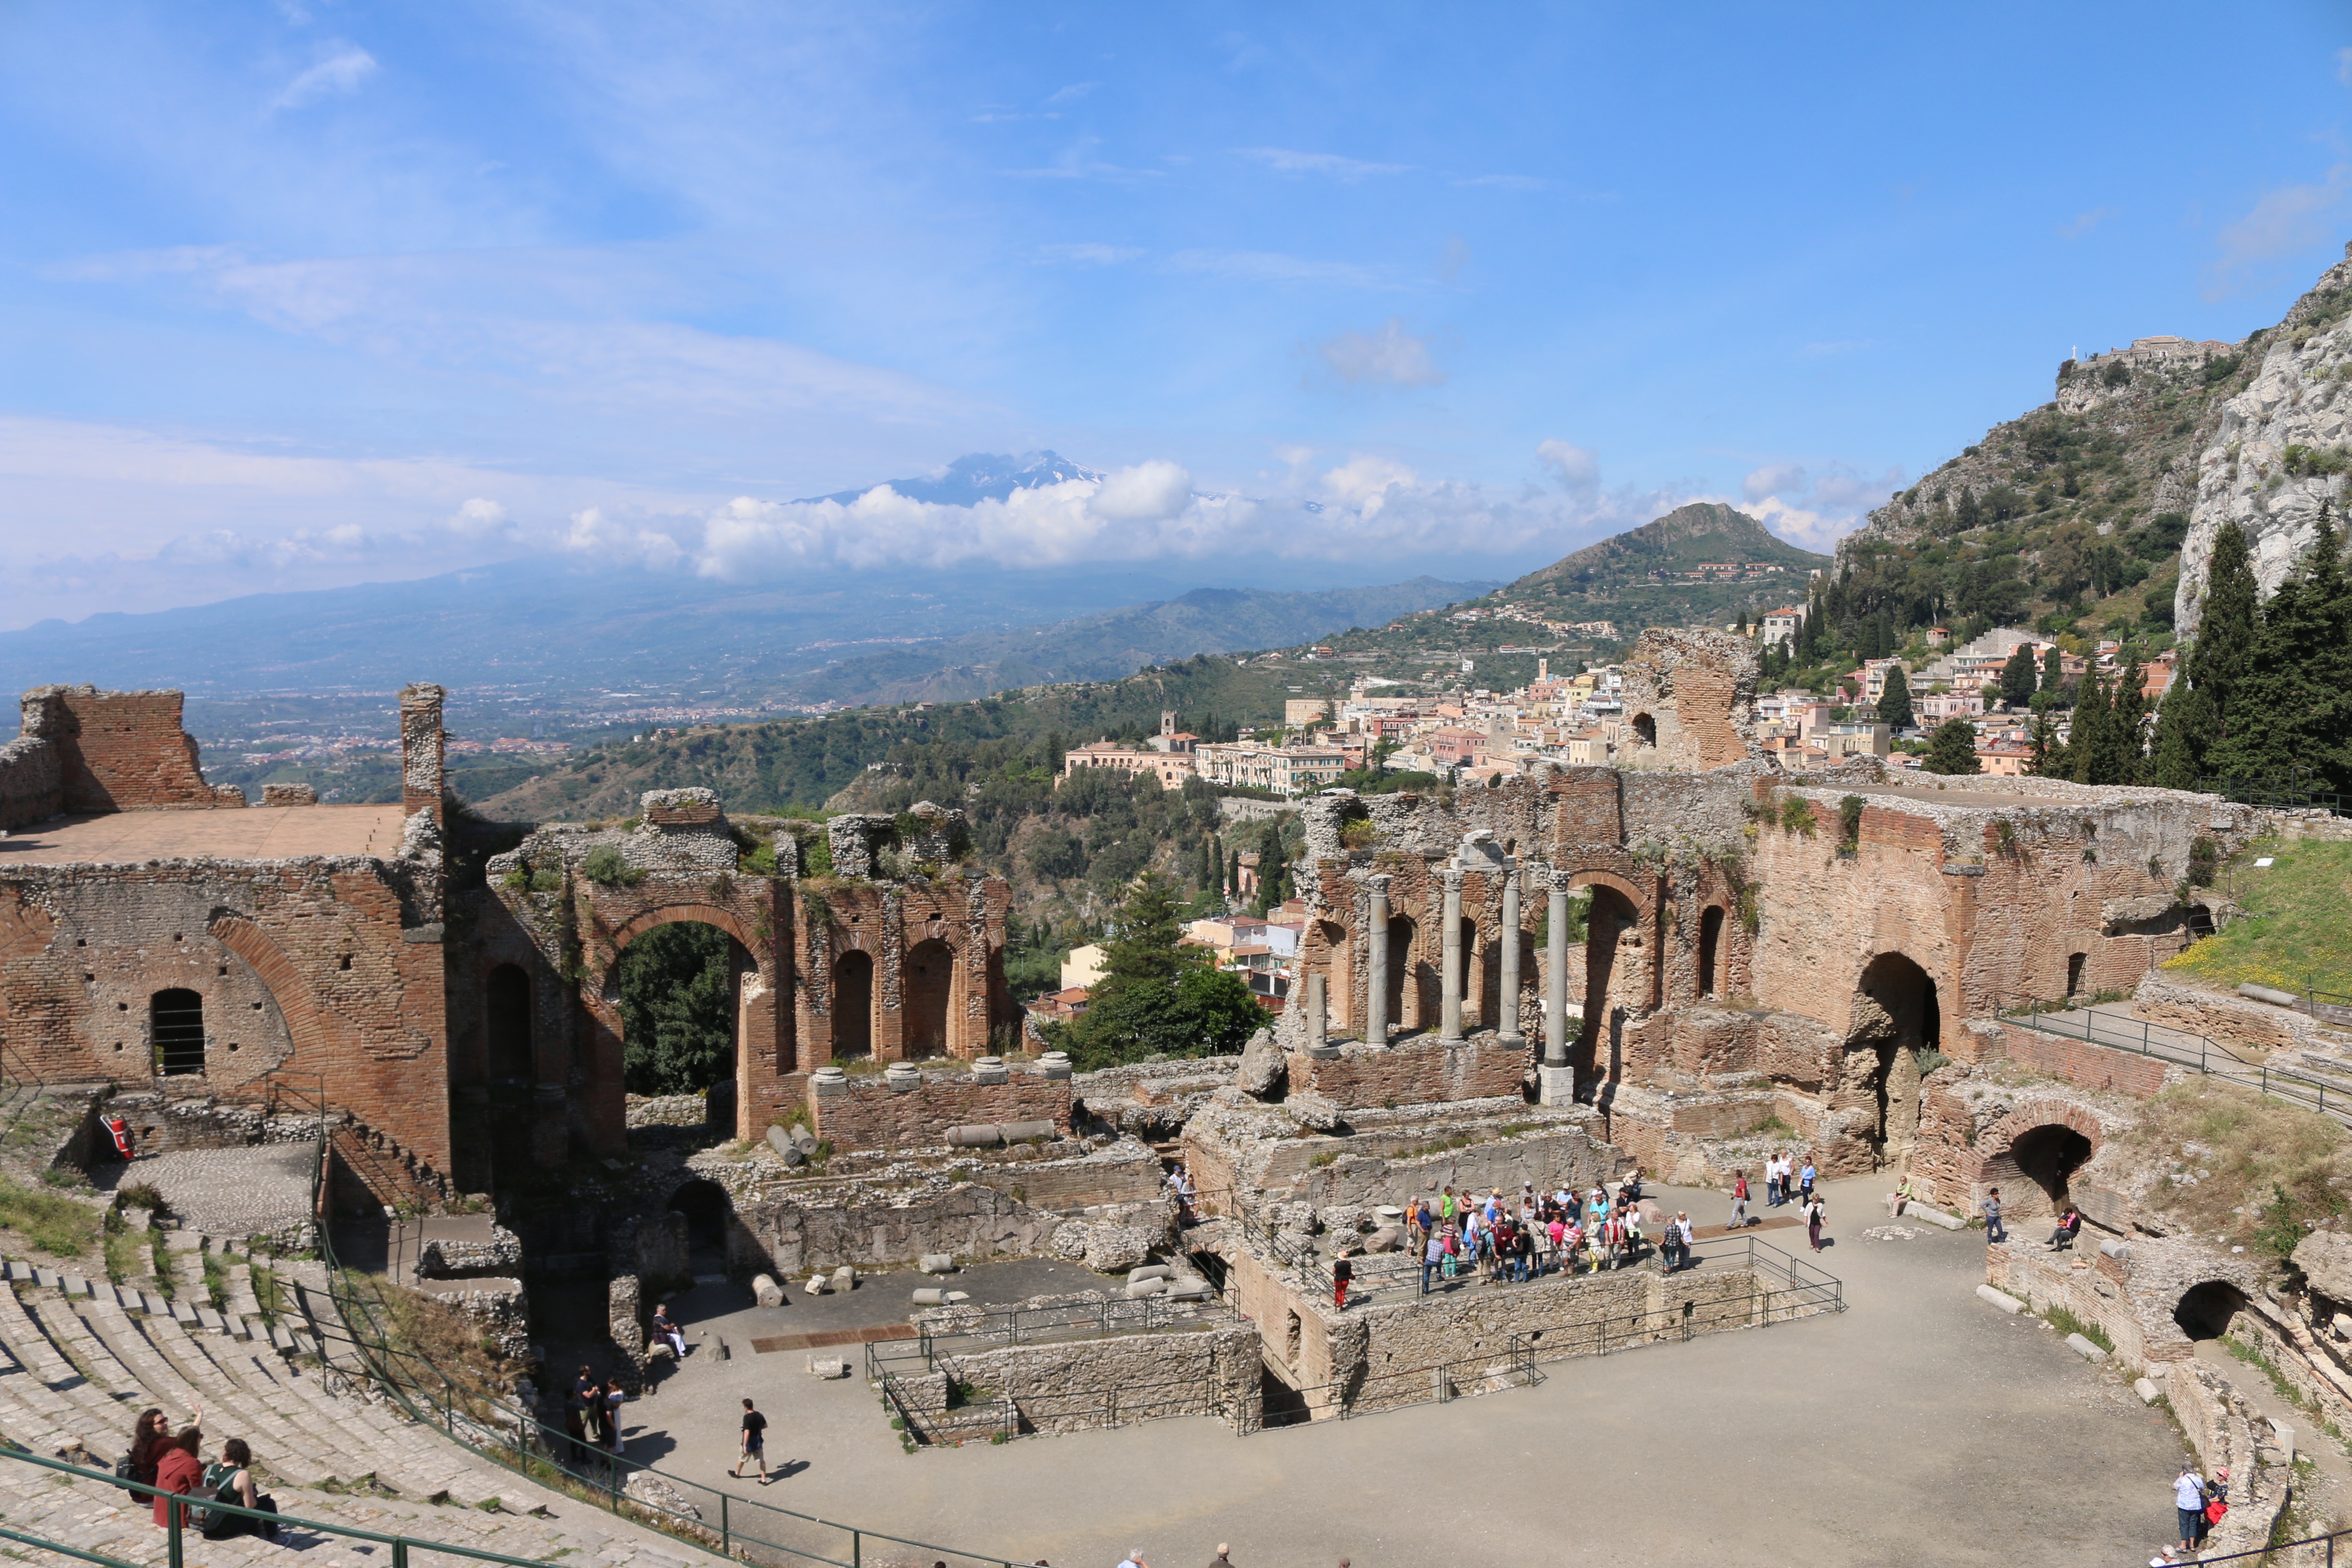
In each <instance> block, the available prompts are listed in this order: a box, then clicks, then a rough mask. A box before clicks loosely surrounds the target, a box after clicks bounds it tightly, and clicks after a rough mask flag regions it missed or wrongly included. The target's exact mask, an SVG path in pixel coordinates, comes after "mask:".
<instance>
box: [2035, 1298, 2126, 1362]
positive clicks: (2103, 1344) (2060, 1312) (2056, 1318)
mask: <svg viewBox="0 0 2352 1568" xmlns="http://www.w3.org/2000/svg"><path fill="white" fill-rule="evenodd" d="M2042 1316H2043V1317H2044V1318H2046V1319H2048V1320H2049V1322H2050V1326H2051V1327H2052V1328H2053V1329H2055V1330H2057V1331H2059V1332H2060V1333H2062V1334H2080V1335H2082V1336H2083V1337H2084V1339H2086V1340H2088V1341H2090V1342H2092V1343H2093V1344H2095V1345H2096V1346H2098V1347H2099V1348H2100V1349H2101V1350H2103V1351H2105V1352H2107V1353H2108V1354H2109V1355H2113V1354H2115V1353H2116V1342H2115V1341H2114V1340H2113V1339H2112V1338H2110V1337H2109V1335H2108V1333H2107V1331H2106V1330H2105V1329H2103V1328H2101V1327H2099V1325H2098V1324H2096V1323H2086V1322H2084V1321H2083V1320H2082V1319H2080V1318H2078V1317H2076V1316H2075V1315H2074V1313H2072V1312H2070V1311H2068V1310H2066V1309H2065V1308H2063V1307H2061V1306H2057V1305H2055V1304H2054V1303H2053V1305H2052V1307H2051V1309H2050V1310H2048V1311H2047V1312H2044V1313H2043V1314H2042Z"/></svg>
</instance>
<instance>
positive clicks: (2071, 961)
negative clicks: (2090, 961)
mask: <svg viewBox="0 0 2352 1568" xmlns="http://www.w3.org/2000/svg"><path fill="white" fill-rule="evenodd" d="M2088 957H2090V954H2089V953H2086V952H2070V953H2068V954H2067V955H2066V994H2067V995H2069V996H2079V995H2081V994H2083V961H2084V959H2086V958H2088Z"/></svg>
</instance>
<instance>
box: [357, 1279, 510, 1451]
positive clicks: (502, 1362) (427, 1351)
mask: <svg viewBox="0 0 2352 1568" xmlns="http://www.w3.org/2000/svg"><path fill="white" fill-rule="evenodd" d="M344 1278H345V1279H347V1280H348V1281H349V1282H350V1284H351V1287H352V1289H353V1290H354V1291H356V1292H359V1293H361V1294H362V1295H365V1296H369V1297H372V1298H373V1301H374V1302H375V1312H376V1317H377V1320H378V1321H380V1322H381V1323H382V1324H383V1327H384V1328H385V1330H386V1331H388V1332H389V1333H390V1335H391V1337H392V1339H393V1340H394V1343H395V1346H396V1347H397V1348H399V1349H402V1350H405V1351H406V1352H409V1356H408V1358H404V1360H403V1363H402V1364H403V1366H404V1370H405V1371H406V1373H407V1374H408V1375H409V1377H411V1378H412V1379H413V1380H414V1381H415V1382H416V1383H417V1384H420V1385H423V1386H426V1387H430V1386H432V1385H433V1384H435V1383H436V1382H437V1381H438V1378H439V1377H446V1378H447V1379H448V1380H449V1381H450V1382H451V1383H453V1384H457V1389H458V1392H459V1394H460V1396H461V1397H466V1396H471V1399H472V1402H473V1403H474V1404H476V1405H479V1408H478V1409H476V1410H475V1412H474V1413H475V1415H478V1416H482V1415H488V1405H486V1404H483V1403H482V1395H483V1394H485V1393H486V1392H496V1393H499V1394H501V1395H503V1392H504V1391H505V1390H507V1389H509V1388H512V1387H513V1386H514V1385H515V1380H516V1379H517V1378H519V1377H521V1376H524V1375H525V1374H527V1373H529V1372H530V1363H527V1362H520V1361H516V1360H514V1359H512V1358H511V1357H509V1356H506V1355H502V1354H500V1353H499V1351H498V1349H497V1346H496V1345H495V1343H493V1342H491V1341H490V1340H488V1338H487V1337H486V1336H485V1335H484V1334H483V1332H482V1330H481V1325H480V1324H478V1323H477V1322H475V1321H473V1320H472V1319H470V1318H468V1317H467V1316H466V1315H465V1314H464V1313H462V1312H459V1311H457V1310H454V1309H453V1308H450V1307H448V1306H446V1305H444V1304H443V1303H441V1302H439V1301H436V1300H434V1299H433V1298H432V1297H430V1296H427V1295H425V1294H424V1293H422V1292H421V1291H416V1290H406V1289H402V1288H401V1287H399V1286H397V1285H394V1284H392V1283H391V1282H390V1281H388V1280H385V1279H381V1278H379V1277H377V1276H374V1275H359V1274H346V1275H345V1276H344ZM436 1374H437V1376H436Z"/></svg>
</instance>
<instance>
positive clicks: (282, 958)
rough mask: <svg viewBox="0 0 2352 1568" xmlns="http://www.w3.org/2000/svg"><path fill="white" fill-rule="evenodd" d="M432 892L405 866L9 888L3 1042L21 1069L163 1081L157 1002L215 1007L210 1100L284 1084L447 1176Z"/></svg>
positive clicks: (2, 931)
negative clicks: (183, 999)
mask: <svg viewBox="0 0 2352 1568" xmlns="http://www.w3.org/2000/svg"><path fill="white" fill-rule="evenodd" d="M439 913H440V910H439V905H438V889H437V878H436V877H434V876H433V875H432V873H431V871H430V870H429V869H428V868H423V867H419V866H416V865H414V864H412V863H409V862H404V861H383V860H374V859H356V858H352V859H342V858H337V859H323V858H321V859H299V860H284V861H262V862H242V863H240V862H222V861H196V860H190V861H158V862H151V863H148V864H145V865H142V866H139V867H135V868H134V867H125V866H73V867H27V868H23V869H21V870H17V871H13V872H8V873H5V875H0V1031H5V1038H6V1041H7V1044H8V1047H9V1049H10V1052H11V1055H12V1058H13V1059H14V1061H15V1062H16V1063H17V1064H19V1066H18V1070H20V1071H24V1072H26V1073H27V1074H28V1076H37V1077H42V1078H48V1079H67V1080H70V1079H111V1080H113V1081H115V1082H118V1083H122V1084H125V1085H136V1086H138V1087H142V1088H144V1087H146V1086H147V1085H148V1084H149V1083H150V1082H151V1081H152V1078H153V1066H152V1053H151V1050H150V1041H149V1036H148V1032H147V1031H148V1011H147V1009H148V1003H149V998H150V997H151V996H152V994H153V993H154V992H156V991H158V990H163V989H165V988H171V987H184V988H185V989H188V990H192V991H194V992H195V993H196V994H198V995H199V996H200V997H202V998H203V1001H204V1008H205V1033H206V1036H207V1047H206V1051H205V1073H204V1074H203V1075H202V1079H201V1084H200V1085H199V1084H198V1083H196V1082H194V1081H191V1080H190V1079H179V1080H174V1081H175V1084H176V1085H177V1086H178V1087H180V1088H181V1089H183V1091H184V1092H194V1091H195V1090H196V1089H198V1088H199V1087H201V1088H202V1089H204V1090H205V1091H206V1092H212V1093H220V1094H236V1093H240V1092H244V1093H251V1092H254V1091H256V1090H257V1088H258V1080H259V1079H261V1078H262V1076H263V1075H264V1074H266V1073H268V1072H269V1071H270V1070H271V1069H273V1068H283V1069H285V1070H287V1071H288V1072H299V1073H304V1074H308V1073H312V1072H323V1073H324V1074H325V1075H326V1079H327V1083H328V1085H329V1093H330V1095H331V1098H332V1099H333V1100H334V1102H335V1103H336V1105H338V1106H339V1107H343V1108H347V1109H349V1110H352V1112H353V1113H354V1114H356V1115H358V1116H359V1117H360V1118H361V1119H362V1121H365V1122H367V1123H368V1125H370V1126H372V1127H374V1128H378V1129H382V1130H383V1131H385V1132H387V1133H389V1134H390V1135H391V1136H393V1137H394V1138H396V1139H397V1140H398V1141H399V1142H400V1143H401V1144H402V1145H403V1146H404V1147H405V1148H407V1149H410V1150H412V1151H414V1152H415V1153H416V1155H417V1157H418V1158H420V1159H422V1160H424V1161H425V1162H426V1163H428V1164H430V1165H431V1166H433V1167H434V1168H435V1169H436V1170H442V1171H446V1169H447V1168H448V1161H449V1153H450V1142H449V1135H448V1109H447V1108H448V1084H447V1077H446V1065H447V1064H446V1029H445V1018H446V1014H445V1012H444V1007H443V999H444V991H445V976H444V966H443V952H442V947H441V936H442V928H441V925H440V922H439V918H438V917H439Z"/></svg>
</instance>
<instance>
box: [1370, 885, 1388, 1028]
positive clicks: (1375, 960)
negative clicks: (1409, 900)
mask: <svg viewBox="0 0 2352 1568" xmlns="http://www.w3.org/2000/svg"><path fill="white" fill-rule="evenodd" d="M1364 886H1365V887H1367V888H1369V889H1370V890H1371V897H1370V900H1369V902H1370V911H1369V912H1368V913H1367V914H1366V916H1365V918H1364V942H1365V943H1366V947H1365V950H1364V974H1365V977H1366V978H1365V984H1364V1044H1366V1045H1368V1046H1371V1047H1375V1048H1378V1047H1384V1046H1386V1045H1387V1044H1388V1043H1389V879H1387V878H1386V877H1367V878H1366V879H1364Z"/></svg>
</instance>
